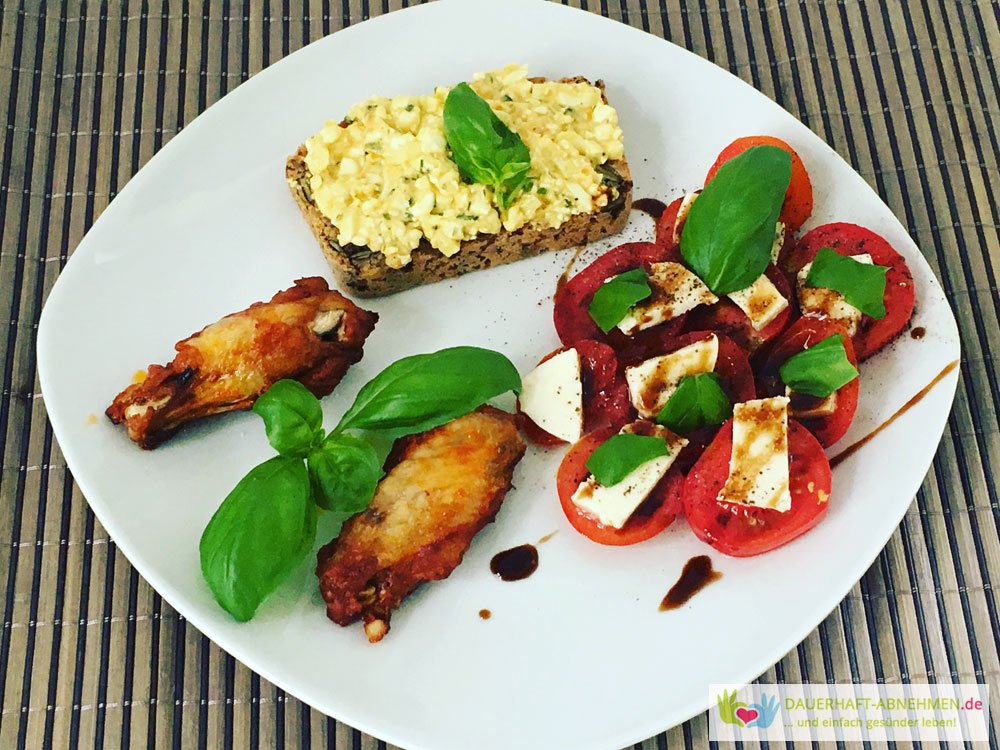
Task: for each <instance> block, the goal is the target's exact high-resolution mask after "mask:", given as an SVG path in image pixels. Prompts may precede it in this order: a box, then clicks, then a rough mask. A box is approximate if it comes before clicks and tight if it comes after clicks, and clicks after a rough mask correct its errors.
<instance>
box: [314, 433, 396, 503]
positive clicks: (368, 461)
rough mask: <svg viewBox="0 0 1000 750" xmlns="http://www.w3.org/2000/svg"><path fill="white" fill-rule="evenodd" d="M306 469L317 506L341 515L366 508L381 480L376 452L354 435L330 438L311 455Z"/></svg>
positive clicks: (331, 436)
mask: <svg viewBox="0 0 1000 750" xmlns="http://www.w3.org/2000/svg"><path fill="white" fill-rule="evenodd" d="M308 465H309V478H310V480H311V481H312V486H313V499H314V500H315V501H316V504H317V505H319V506H320V507H321V508H325V509H326V510H335V511H339V512H341V513H357V512H359V511H362V510H364V509H365V508H367V507H368V504H369V503H370V502H371V501H372V498H373V497H374V496H375V487H376V486H377V485H378V480H379V479H381V478H382V462H381V461H380V460H379V457H378V454H377V453H376V451H375V449H374V448H373V447H372V446H371V444H370V443H368V442H367V441H365V440H362V439H361V438H359V437H355V436H354V435H345V434H336V435H330V436H329V437H328V438H327V439H326V440H324V441H323V443H322V445H320V446H319V447H317V448H314V449H313V450H312V451H310V453H309V459H308Z"/></svg>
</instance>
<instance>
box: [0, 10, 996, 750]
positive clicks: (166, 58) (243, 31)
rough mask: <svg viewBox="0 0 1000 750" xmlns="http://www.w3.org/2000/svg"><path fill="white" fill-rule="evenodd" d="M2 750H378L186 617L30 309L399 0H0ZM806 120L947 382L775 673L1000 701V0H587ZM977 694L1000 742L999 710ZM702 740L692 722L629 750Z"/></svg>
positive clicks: (699, 721) (701, 722) (702, 727)
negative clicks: (151, 177) (872, 545)
mask: <svg viewBox="0 0 1000 750" xmlns="http://www.w3.org/2000/svg"><path fill="white" fill-rule="evenodd" d="M0 6H2V7H0V98H2V100H3V101H4V104H5V109H4V112H5V116H4V118H3V133H2V138H3V144H2V150H0V221H2V237H3V240H2V242H3V244H2V252H0V290H2V300H3V302H2V304H0V331H4V332H5V333H4V334H3V335H4V336H5V338H6V340H5V345H4V346H3V349H2V352H3V354H2V356H3V374H2V377H3V384H2V388H3V393H2V398H0V441H2V446H0V452H2V455H3V472H2V477H0V542H2V543H3V545H4V552H3V553H0V585H2V586H3V588H2V590H0V607H2V609H3V631H2V634H0V695H2V701H0V703H2V715H0V748H12V747H29V748H36V747H58V748H65V747H71V748H76V747H81V748H90V747H104V748H117V747H126V746H129V747H140V748H141V747H153V746H156V747H167V746H172V747H185V748H187V747H206V748H218V747H237V748H242V747H281V748H284V747H303V748H304V747H312V746H327V747H335V746H336V747H354V748H357V747H363V748H372V747H376V746H379V747H382V746H384V745H383V743H381V742H379V741H377V740H375V739H373V738H370V737H367V736H363V735H361V734H360V733H358V732H356V731H354V730H352V729H351V728H349V727H347V726H344V725H341V724H338V723H336V722H334V721H333V720H332V719H328V718H326V717H325V716H323V715H321V714H319V713H317V712H315V711H312V710H311V709H309V708H308V707H307V706H305V705H303V704H301V703H299V702H298V701H296V700H294V699H292V698H290V697H287V696H286V695H285V694H284V693H283V692H282V691H280V690H277V689H276V688H274V687H273V686H271V685H270V684H268V683H267V682H265V681H263V680H261V679H260V678H259V677H257V676H256V675H254V674H253V673H251V672H250V671H249V670H247V669H246V668H245V667H243V666H242V665H240V664H238V663H237V662H236V661H235V660H234V659H232V658H231V657H229V656H227V655H226V654H225V653H223V652H222V651H220V650H219V649H218V648H216V647H215V646H213V645H212V644H211V643H210V642H209V641H208V640H207V639H206V638H204V637H203V636H202V635H201V634H199V633H198V632H196V631H195V630H194V629H193V628H191V627H189V626H188V625H187V623H186V622H185V621H184V619H183V618H180V617H178V615H177V614H176V613H175V612H174V611H173V610H172V609H171V608H170V607H169V606H167V605H166V604H164V603H163V602H162V601H161V599H160V598H159V596H157V594H156V593H155V592H154V591H153V590H152V589H151V588H150V587H149V586H148V585H147V584H146V583H145V581H143V580H142V579H140V578H139V576H138V575H137V574H136V573H135V571H134V570H133V569H132V568H131V566H130V565H129V563H128V562H127V561H126V560H125V559H124V558H123V557H122V556H121V555H120V554H119V553H118V551H117V549H116V547H115V545H114V543H113V542H111V541H110V540H109V539H108V536H107V534H106V532H105V531H104V529H102V528H101V527H100V526H99V525H98V524H97V523H96V522H95V521H94V517H93V515H92V514H91V513H90V511H89V510H88V508H87V504H86V502H85V501H84V498H83V497H82V496H81V495H80V492H79V490H78V489H77V488H76V487H75V486H74V484H73V478H72V477H71V476H70V474H69V472H68V471H67V469H66V464H65V461H64V460H63V457H62V455H61V453H60V451H59V447H58V446H57V445H56V444H55V443H54V442H53V440H52V433H51V429H50V427H49V425H48V422H47V420H46V414H45V407H44V404H43V403H42V400H41V399H40V397H39V396H40V394H39V392H38V383H37V380H36V376H35V352H34V339H35V326H36V322H37V320H38V316H39V311H40V310H41V305H42V302H43V300H44V299H45V296H46V294H47V293H48V291H49V289H50V288H51V286H52V284H53V282H54V281H55V279H56V277H57V276H58V275H59V271H60V269H61V268H62V266H63V264H64V263H65V261H66V258H67V256H68V255H69V254H70V253H72V251H73V249H74V248H75V247H76V245H77V243H78V242H79V240H80V238H81V237H82V236H83V233H84V232H85V231H86V229H87V228H88V227H89V226H90V225H91V224H92V223H93V221H94V219H95V218H96V217H97V215H98V214H100V212H101V211H102V210H103V209H104V207H105V206H106V205H107V204H108V201H109V200H110V199H111V198H112V197H113V196H114V195H115V193H116V192H117V191H118V190H120V189H121V187H122V186H123V185H124V184H125V183H126V182H127V181H128V179H129V178H130V177H131V176H132V175H133V174H134V173H135V172H136V171H137V170H138V169H139V168H140V167H141V166H142V165H143V164H144V163H145V162H146V161H147V160H148V159H149V158H150V156H152V155H153V153H154V152H156V150H157V149H159V148H160V147H161V146H162V145H163V144H164V143H165V142H166V141H168V140H169V139H170V138H171V136H173V135H174V133H176V132H177V131H178V130H179V129H180V128H182V127H184V125H185V124H187V123H189V122H190V121H191V120H192V119H193V118H194V117H195V116H196V115H197V114H198V113H199V112H200V111H202V110H203V109H205V107H207V106H208V105H209V104H211V103H212V102H214V101H215V100H216V99H218V98H219V97H221V96H222V95H224V94H225V93H226V92H228V91H230V90H232V89H233V88H234V87H235V86H236V85H237V84H239V83H240V82H241V81H244V80H246V79H247V78H248V77H249V76H250V75H252V74H254V73H256V72H257V71H259V70H260V69H261V68H263V67H265V66H267V65H268V64H269V63H271V62H274V61H275V60H277V59H279V58H280V57H282V56H284V55H286V54H288V53H289V52H291V51H293V50H295V49H297V48H298V47H300V46H302V45H303V44H305V43H307V42H309V41H312V40H315V39H318V38H320V37H321V36H323V35H325V34H329V33H330V32H333V31H336V30H337V29H339V28H341V27H343V26H346V25H348V24H350V23H355V22H358V21H360V20H362V19H364V18H367V17H368V16H369V15H376V14H379V13H383V12H386V11H387V10H390V9H393V8H396V7H397V2H396V0H393V2H392V3H390V4H388V5H387V4H386V3H385V2H384V0H383V2H381V3H379V2H371V3H369V2H358V1H357V0H351V2H347V0H344V2H343V4H341V3H339V2H331V1H330V0H284V1H283V2H278V1H277V0H274V1H273V2H270V3H268V2H266V1H265V0H243V1H242V2H239V1H238V0H202V1H201V2H195V1H194V0H190V1H188V0H161V2H156V3H150V2H141V3H140V2H125V1H124V0H119V1H118V2H115V1H114V0H113V1H112V2H111V3H110V5H108V4H107V3H97V2H88V3H83V2H66V3H58V2H49V3H46V2H44V1H43V0H22V2H15V1H14V0H4V1H3V2H2V4H0ZM590 9H591V10H594V11H596V12H601V13H604V14H606V15H609V16H611V17H613V18H617V19H621V20H623V21H625V22H626V23H630V24H632V25H634V26H638V27H641V28H644V29H646V30H648V31H650V32H651V33H653V34H656V35H662V36H665V37H666V38H668V39H670V40H672V41H674V42H676V43H678V44H680V45H682V46H684V47H687V48H688V49H691V50H693V51H695V52H697V53H698V54H699V55H702V56H704V57H707V58H708V59H710V60H712V61H714V62H716V63H717V64H719V65H721V66H722V67H724V68H728V69H729V70H731V71H732V72H734V73H735V74H736V75H738V76H740V77H742V78H744V79H745V80H747V81H749V82H750V83H752V84H753V85H754V86H756V87H757V88H758V89H760V90H761V91H763V92H764V93H766V94H767V95H768V96H770V97H772V98H773V99H775V100H776V101H777V102H778V103H780V104H781V105H782V106H784V107H785V108H786V109H788V110H789V111H790V112H792V113H793V114H795V115H796V116H798V117H799V118H801V119H802V121H803V122H805V123H806V124H807V125H809V126H810V127H811V128H812V129H813V130H815V131H816V132H817V133H819V135H820V136H821V137H822V138H824V139H825V140H826V141H827V142H828V143H830V144H831V145H832V146H833V147H834V148H836V149H837V151H839V152H840V153H841V154H843V155H844V156H845V157H846V158H847V159H848V161H850V162H851V163H852V164H853V165H854V167H855V168H856V169H857V170H858V171H859V172H860V173H861V174H862V175H863V176H864V177H865V178H866V179H867V180H868V181H869V182H871V183H872V185H873V186H874V187H875V188H876V190H877V191H878V192H879V194H880V195H882V196H883V197H884V198H885V200H886V201H887V202H888V204H889V206H890V207H891V208H892V209H893V210H894V211H895V213H896V214H897V215H898V216H899V217H900V218H901V219H902V221H903V223H904V224H906V226H907V227H908V228H909V231H910V232H911V234H912V235H913V237H914V238H916V240H917V242H918V244H919V245H920V246H921V248H922V249H923V251H924V253H925V255H926V256H927V259H928V260H929V261H930V263H931V265H932V266H933V267H934V269H935V271H936V272H937V274H938V276H939V278H940V279H941V281H942V283H943V285H944V289H945V292H946V294H947V296H948V299H949V300H950V301H951V304H952V306H953V307H954V309H955V311H956V312H957V315H958V319H959V324H960V327H961V334H962V341H963V353H964V356H963V360H962V368H961V379H960V381H959V386H958V397H957V400H956V403H955V408H954V411H953V413H952V416H951V418H950V419H949V421H948V426H947V428H946V431H945V435H944V440H943V442H942V444H941V448H940V450H939V451H938V455H937V458H936V459H935V461H934V466H933V468H932V469H931V472H930V474H929V475H928V477H927V480H926V481H925V482H924V485H923V487H922V489H921V491H920V494H919V495H918V496H917V501H916V503H915V504H914V505H913V506H912V507H911V508H910V510H909V512H908V513H907V515H906V518H905V520H904V522H903V524H902V526H901V528H900V529H899V530H898V531H897V532H896V533H895V534H894V535H893V537H892V539H891V540H890V542H889V545H888V547H887V548H886V549H885V551H884V552H883V553H882V554H881V555H880V556H879V558H878V560H877V562H876V563H875V564H874V565H873V567H872V568H871V569H870V570H869V571H868V572H867V573H866V574H865V577H864V578H863V579H862V581H861V582H860V583H859V584H858V585H857V586H855V587H854V588H853V589H852V591H851V593H850V595H849V596H848V597H847V598H846V599H845V600H844V601H843V602H842V603H841V604H840V606H838V607H837V609H836V610H835V611H834V612H833V613H832V614H831V615H830V616H829V617H828V618H827V619H826V621H824V622H823V624H822V625H820V627H819V628H818V629H817V630H816V631H815V632H813V633H812V634H811V635H810V636H809V637H808V638H807V639H806V640H805V641H804V642H803V643H802V644H801V645H799V646H798V647H797V648H796V649H795V650H794V651H792V652H791V653H789V654H788V655H787V656H786V657H785V658H784V659H783V660H782V661H781V662H780V663H779V664H777V665H775V666H774V667H773V668H772V669H771V670H769V671H768V672H767V673H766V674H765V675H764V679H766V680H773V679H778V680H785V681H792V682H798V681H813V682H824V681H825V682H852V681H865V682H874V681H885V682H899V681H918V682H921V681H927V680H935V679H937V680H950V681H959V680H962V681H966V682H976V681H985V682H988V683H989V684H990V685H991V686H992V687H993V689H994V691H993V693H994V695H998V694H1000V693H998V692H997V690H996V688H997V687H998V686H1000V681H998V674H1000V659H998V654H997V650H998V646H997V633H998V632H1000V615H998V602H997V596H996V592H995V590H994V587H993V583H992V576H994V575H996V576H1000V532H998V529H1000V504H998V499H997V490H996V488H995V486H994V480H993V477H992V475H991V471H990V467H991V466H995V465H998V462H1000V432H998V426H997V407H998V405H1000V395H998V387H997V373H996V368H995V366H994V355H993V354H992V353H991V351H990V347H991V345H992V347H998V346H1000V330H998V323H997V317H998V307H1000V297H998V291H997V268H998V265H1000V237H998V232H997V226H998V207H997V199H996V197H995V195H994V194H993V191H992V185H993V184H994V183H996V182H997V180H998V179H1000V164H998V146H997V143H998V129H1000V83H998V76H997V60H996V56H997V55H998V54H1000V7H998V5H997V4H996V3H990V2H988V1H987V0H979V1H977V0H914V1H913V2H902V1H901V0H895V1H891V2H876V0H831V1H830V2H820V1H819V0H755V1H752V2H747V3H737V2H733V1H731V0H702V1H701V2H694V1H692V2H683V0H660V2H659V3H656V2H652V0H650V2H645V1H644V0H627V1H626V0H620V1H619V0H615V1H614V2H611V1H610V0H602V1H601V2H599V3H598V2H592V4H591V6H590ZM997 713H998V712H994V724H993V729H994V734H993V738H994V743H993V744H994V745H995V744H996V736H997V729H998V722H997V719H996V718H995V717H996V715H997ZM704 745H707V735H706V719H705V716H701V717H698V718H696V719H694V720H693V721H691V722H689V723H687V724H685V725H683V726H679V727H675V728H674V729H672V730H670V731H669V732H667V733H666V734H664V735H661V736H660V737H657V738H653V739H650V740H648V741H647V742H646V743H643V745H642V747H644V748H654V747H655V748H663V747H681V746H683V747H692V746H695V747H701V746H704Z"/></svg>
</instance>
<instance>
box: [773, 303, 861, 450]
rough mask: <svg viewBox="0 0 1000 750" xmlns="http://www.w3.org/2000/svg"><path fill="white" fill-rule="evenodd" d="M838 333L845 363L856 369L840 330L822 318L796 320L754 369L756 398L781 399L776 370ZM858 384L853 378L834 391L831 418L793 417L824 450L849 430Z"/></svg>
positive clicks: (850, 348)
mask: <svg viewBox="0 0 1000 750" xmlns="http://www.w3.org/2000/svg"><path fill="white" fill-rule="evenodd" d="M838 333H839V334H840V335H841V336H842V337H843V339H844V350H845V351H846V352H847V359H848V360H849V361H850V363H851V364H852V365H854V366H855V367H857V366H858V358H857V355H855V353H854V344H852V343H851V338H850V337H849V336H848V335H847V332H846V331H845V330H844V329H843V328H841V327H840V326H839V325H837V324H836V323H834V322H833V321H832V320H828V319H826V318H813V317H804V318H799V319H798V320H797V321H795V322H794V323H793V324H792V325H791V327H790V328H789V329H788V330H787V331H785V332H784V333H783V334H782V335H781V336H780V337H778V338H777V339H776V340H775V341H774V343H773V344H772V345H771V346H770V347H769V348H768V351H767V355H766V357H765V359H764V360H763V363H762V364H761V365H760V367H759V368H758V369H757V389H758V391H759V392H760V394H761V396H760V397H761V398H766V397H768V396H784V395H785V384H784V383H783V382H782V381H781V377H780V376H779V375H778V368H780V367H781V365H783V364H784V363H785V360H787V359H788V358H789V357H791V356H792V355H793V354H798V353H799V352H801V351H804V350H805V349H808V348H809V347H810V346H814V345H815V344H818V343H819V342H820V341H823V340H824V339H827V338H829V337H830V336H833V335H835V334H838ZM860 382H861V381H860V378H855V379H854V380H852V381H851V382H850V383H847V384H845V385H843V386H841V387H840V388H838V389H837V407H836V410H835V411H834V412H833V414H830V415H828V416H825V417H805V418H803V417H796V419H798V420H799V421H800V422H801V423H802V426H803V427H805V428H806V429H807V430H809V432H811V433H812V434H813V435H814V436H815V437H816V439H817V440H818V441H819V444H820V445H822V446H823V447H824V448H826V447H828V446H831V445H833V444H834V443H836V442H837V441H838V440H840V438H842V437H843V436H844V433H845V432H847V428H848V427H850V426H851V422H852V421H853V420H854V412H855V410H856V409H857V408H858V389H859V387H860Z"/></svg>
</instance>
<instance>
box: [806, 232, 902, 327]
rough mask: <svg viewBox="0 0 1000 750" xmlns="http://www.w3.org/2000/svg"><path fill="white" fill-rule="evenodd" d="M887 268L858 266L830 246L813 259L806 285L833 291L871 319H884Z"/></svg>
mask: <svg viewBox="0 0 1000 750" xmlns="http://www.w3.org/2000/svg"><path fill="white" fill-rule="evenodd" d="M888 270H889V269H888V268H886V267H885V266H876V265H871V264H869V263H861V262H860V261H856V260H854V259H853V258H851V257H849V256H846V255H841V254H840V253H838V252H837V251H836V250H833V249H832V248H829V247H821V248H820V249H819V252H817V253H816V257H815V258H813V262H812V266H811V267H810V268H809V275H808V276H806V286H818V287H823V288H824V289H832V290H834V291H835V292H840V293H841V294H842V295H844V299H845V300H847V302H848V303H849V304H852V305H854V306H855V307H856V308H858V309H859V310H860V311H861V312H863V313H864V314H865V315H868V316H869V317H872V318H876V319H878V318H884V317H885V274H886V271H888Z"/></svg>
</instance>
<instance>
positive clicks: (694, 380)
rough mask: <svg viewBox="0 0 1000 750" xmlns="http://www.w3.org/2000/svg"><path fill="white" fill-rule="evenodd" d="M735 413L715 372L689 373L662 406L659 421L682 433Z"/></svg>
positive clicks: (725, 418)
mask: <svg viewBox="0 0 1000 750" xmlns="http://www.w3.org/2000/svg"><path fill="white" fill-rule="evenodd" d="M731 416H733V405H732V403H731V402H730V401H729V397H728V396H727V395H726V393H725V391H723V390H722V386H721V379H720V378H719V374H718V373H716V372H702V373H698V374H697V375H686V376H685V377H683V378H681V380H680V382H679V383H678V384H677V388H676V390H674V392H673V393H672V394H670V398H669V399H667V403H665V404H664V405H663V408H662V409H660V413H659V414H658V415H657V417H656V421H657V422H658V423H659V424H662V425H664V426H666V427H669V428H670V429H671V430H673V431H674V432H676V433H678V434H680V435H687V434H689V433H692V432H694V431H695V430H698V429H701V428H702V427H706V426H708V425H714V424H722V423H723V422H725V421H726V420H727V419H729V418H730V417H731Z"/></svg>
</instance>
